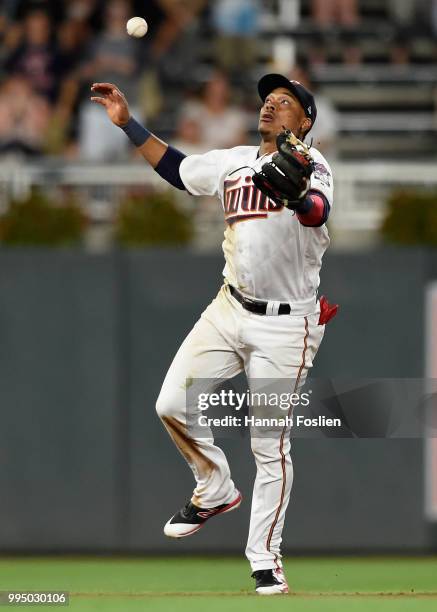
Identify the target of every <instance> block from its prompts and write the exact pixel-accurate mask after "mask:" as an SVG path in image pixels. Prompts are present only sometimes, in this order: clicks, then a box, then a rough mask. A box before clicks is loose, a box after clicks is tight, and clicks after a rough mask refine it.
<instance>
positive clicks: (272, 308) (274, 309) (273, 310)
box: [266, 301, 281, 317]
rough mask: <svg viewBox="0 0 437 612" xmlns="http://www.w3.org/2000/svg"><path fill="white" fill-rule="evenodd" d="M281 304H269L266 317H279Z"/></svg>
mask: <svg viewBox="0 0 437 612" xmlns="http://www.w3.org/2000/svg"><path fill="white" fill-rule="evenodd" d="M280 305H281V302H272V301H269V302H267V308H266V315H267V316H268V317H277V316H278V315H279V307H280Z"/></svg>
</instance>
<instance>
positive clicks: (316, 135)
mask: <svg viewBox="0 0 437 612" xmlns="http://www.w3.org/2000/svg"><path fill="white" fill-rule="evenodd" d="M291 78H292V79H294V80H296V81H299V82H300V83H302V85H304V86H305V87H306V88H307V89H309V90H310V91H312V92H313V93H314V96H315V99H316V106H317V120H316V122H315V124H314V127H313V128H311V132H310V133H309V135H308V137H309V139H310V140H311V139H312V140H313V141H314V146H315V147H316V148H317V149H319V151H320V152H321V153H323V155H326V156H328V155H329V156H330V157H331V158H332V157H335V155H336V145H337V138H338V132H339V129H340V117H339V114H338V111H337V109H336V108H335V106H334V105H333V103H332V102H331V100H330V99H329V98H328V97H327V96H325V95H324V94H323V93H321V92H320V91H318V88H317V87H316V86H315V84H314V83H312V82H311V80H310V77H309V75H308V72H307V71H306V69H305V68H304V67H303V66H297V67H296V68H295V70H294V71H293V74H292V75H291Z"/></svg>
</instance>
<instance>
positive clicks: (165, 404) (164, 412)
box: [156, 392, 174, 419]
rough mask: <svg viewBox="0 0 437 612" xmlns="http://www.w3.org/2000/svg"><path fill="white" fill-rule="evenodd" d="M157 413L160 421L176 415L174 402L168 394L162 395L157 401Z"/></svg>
mask: <svg viewBox="0 0 437 612" xmlns="http://www.w3.org/2000/svg"><path fill="white" fill-rule="evenodd" d="M156 412H157V414H158V416H159V418H160V419H162V418H164V417H171V416H173V415H174V402H173V401H172V399H171V397H170V396H169V395H168V394H165V393H162V392H161V393H160V394H159V397H158V399H157V401H156Z"/></svg>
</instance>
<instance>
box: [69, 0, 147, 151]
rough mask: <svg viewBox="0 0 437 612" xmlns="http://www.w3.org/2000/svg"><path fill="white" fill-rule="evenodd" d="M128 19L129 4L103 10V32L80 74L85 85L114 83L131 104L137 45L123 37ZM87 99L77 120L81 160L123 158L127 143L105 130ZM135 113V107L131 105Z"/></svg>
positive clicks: (118, 2) (115, 1)
mask: <svg viewBox="0 0 437 612" xmlns="http://www.w3.org/2000/svg"><path fill="white" fill-rule="evenodd" d="M130 16H131V10H130V7H129V4H128V3H127V2H124V1H123V0H111V1H110V2H109V3H108V4H107V7H106V11H105V20H104V30H103V32H102V33H101V34H100V35H99V36H97V38H96V39H95V41H93V42H92V43H91V45H90V48H89V50H88V54H87V59H86V60H85V63H84V65H83V66H82V68H81V70H80V76H81V78H82V80H83V81H84V82H85V83H86V84H87V85H88V87H89V84H90V83H93V82H96V81H103V82H110V83H117V86H118V87H119V88H120V89H121V90H122V91H123V92H124V93H125V94H126V96H127V97H128V98H130V99H132V100H134V101H135V100H136V99H137V91H136V72H137V41H135V40H134V39H132V38H130V37H128V36H126V21H127V20H128V19H129V17H130ZM88 87H86V88H85V89H86V91H87V94H86V95H87V99H86V101H84V103H83V105H82V107H81V110H80V118H79V148H80V154H81V156H82V157H83V158H84V159H90V160H95V161H107V160H112V159H116V158H118V157H120V156H122V157H123V156H125V154H126V152H127V150H128V141H127V139H126V137H125V136H124V134H123V132H122V131H121V130H119V129H117V128H116V127H114V126H112V127H114V129H110V130H108V129H107V126H106V123H105V121H104V120H105V117H104V116H103V114H102V113H101V112H100V109H99V108H98V107H97V106H96V105H93V104H92V103H91V102H89V100H88V97H89V96H88ZM133 110H134V111H135V103H134V105H133Z"/></svg>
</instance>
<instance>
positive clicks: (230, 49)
mask: <svg viewBox="0 0 437 612" xmlns="http://www.w3.org/2000/svg"><path fill="white" fill-rule="evenodd" d="M260 8H261V7H260V2H259V0H217V1H216V2H214V7H213V10H212V24H213V27H214V29H215V31H216V33H217V38H216V62H217V64H218V65H219V66H220V67H221V68H222V69H224V70H226V71H228V72H231V73H235V72H238V75H239V76H240V77H241V74H242V71H244V70H248V69H249V70H250V69H251V68H252V67H253V64H254V61H255V60H256V36H257V34H258V26H259V18H260Z"/></svg>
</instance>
